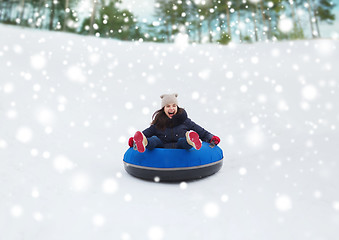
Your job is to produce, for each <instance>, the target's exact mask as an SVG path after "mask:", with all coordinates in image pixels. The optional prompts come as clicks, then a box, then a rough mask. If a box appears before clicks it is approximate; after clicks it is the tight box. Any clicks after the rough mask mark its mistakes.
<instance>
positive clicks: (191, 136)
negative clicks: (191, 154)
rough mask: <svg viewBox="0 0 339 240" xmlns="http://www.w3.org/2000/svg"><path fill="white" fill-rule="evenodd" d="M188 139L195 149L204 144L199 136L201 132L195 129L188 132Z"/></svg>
mask: <svg viewBox="0 0 339 240" xmlns="http://www.w3.org/2000/svg"><path fill="white" fill-rule="evenodd" d="M185 135H186V141H187V143H188V144H189V145H191V146H192V147H194V148H195V149H197V150H199V149H200V148H201V146H202V144H201V140H200V138H199V134H198V133H196V132H194V131H188V132H186V134H185Z"/></svg>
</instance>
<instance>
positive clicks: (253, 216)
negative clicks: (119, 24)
mask: <svg viewBox="0 0 339 240" xmlns="http://www.w3.org/2000/svg"><path fill="white" fill-rule="evenodd" d="M0 35H1V38H0V72H1V74H0V78H1V81H0V239H1V240H16V239H18V240H19V239H20V240H22V239H29V240H46V239H48V240H52V239H63V240H65V239H67V240H68V239H69V240H74V239H81V240H85V239H123V240H127V239H137V240H140V239H141V240H143V239H150V240H156V239H171V240H172V239H179V240H181V239H185V240H186V239H213V240H219V239H220V240H221V239H222V240H224V239H232V240H237V239H239V240H243V239H265V240H266V239H267V240H271V239H275V240H276V239H298V240H300V239H317V240H318V239H319V240H320V239H321V240H323V239H327V240H329V239H331V240H332V239H333V240H334V239H337V238H338V236H339V190H338V182H339V166H338V156H339V149H338V146H339V145H338V144H339V134H338V127H339V112H338V102H339V96H338V91H339V89H338V87H339V86H338V78H339V77H338V76H339V68H338V66H339V42H338V41H331V40H317V41H297V42H282V43H267V44H265V43H258V44H251V45H246V44H243V45H231V46H223V47H219V46H216V45H200V46H186V45H185V44H184V42H181V41H178V43H177V44H154V43H127V42H119V41H114V40H103V39H96V38H90V37H82V36H76V35H70V34H63V33H50V32H43V31H35V30H26V29H20V28H14V27H8V26H3V25H0ZM166 92H177V93H179V103H180V106H182V107H185V109H186V110H187V112H188V114H189V117H191V118H192V119H193V120H194V121H195V122H197V123H198V124H200V125H201V126H203V127H205V128H206V129H208V130H209V131H211V132H213V133H214V134H216V135H218V136H220V138H221V139H222V142H221V143H220V147H221V148H222V149H223V150H224V166H223V168H222V169H221V170H220V171H219V172H218V173H217V174H215V175H213V176H211V177H209V178H206V179H203V180H200V181H194V182H188V183H180V184H164V183H152V182H146V181H141V180H139V179H136V178H133V177H131V176H129V175H128V174H127V173H126V172H125V171H124V169H123V164H122V158H123V154H124V152H125V151H126V150H127V139H128V138H129V136H131V135H132V134H133V133H134V131H135V130H136V129H141V130H142V129H144V128H146V127H147V126H148V125H149V123H150V121H151V115H152V113H153V112H154V111H155V110H157V109H158V108H159V105H160V98H159V95H160V94H162V93H166Z"/></svg>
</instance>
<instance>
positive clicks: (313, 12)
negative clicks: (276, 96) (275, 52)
mask: <svg viewBox="0 0 339 240" xmlns="http://www.w3.org/2000/svg"><path fill="white" fill-rule="evenodd" d="M154 1H155V5H154V9H155V10H154V16H153V19H152V21H151V22H144V21H139V20H138V19H137V17H136V16H135V15H134V14H133V13H132V12H130V11H128V10H126V9H123V8H122V7H121V3H122V0H0V22H2V23H6V24H14V25H20V26H26V27H31V28H40V29H48V30H53V31H66V32H73V33H79V34H84V35H95V36H97V37H105V38H116V39H121V40H133V41H136V40H140V39H142V40H143V41H156V42H173V41H175V39H176V36H178V34H185V36H187V38H188V40H189V41H190V42H196V43H202V42H211V43H212V42H218V43H221V44H227V43H228V42H230V41H232V40H233V41H240V42H253V41H264V40H280V39H303V38H310V37H311V38H318V37H321V29H320V26H319V23H320V22H326V23H328V24H333V22H334V21H335V14H334V13H333V9H334V7H335V4H334V3H333V2H332V1H331V0H154ZM305 21H306V22H305ZM305 32H309V33H310V34H309V35H308V36H306V33H305Z"/></svg>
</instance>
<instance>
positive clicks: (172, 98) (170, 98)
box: [160, 93, 178, 108]
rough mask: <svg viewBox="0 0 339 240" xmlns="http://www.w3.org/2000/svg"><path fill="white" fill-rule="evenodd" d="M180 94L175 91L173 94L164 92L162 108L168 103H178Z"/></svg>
mask: <svg viewBox="0 0 339 240" xmlns="http://www.w3.org/2000/svg"><path fill="white" fill-rule="evenodd" d="M177 97H178V94H177V93H173V94H163V95H161V96H160V98H161V108H163V107H165V106H166V105H167V104H173V103H175V104H176V105H178V99H177Z"/></svg>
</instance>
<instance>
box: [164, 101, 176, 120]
mask: <svg viewBox="0 0 339 240" xmlns="http://www.w3.org/2000/svg"><path fill="white" fill-rule="evenodd" d="M164 111H165V113H166V115H167V117H169V118H172V117H173V116H174V115H175V114H176V113H177V112H178V106H177V105H176V104H175V103H173V104H167V105H166V106H165V108H164Z"/></svg>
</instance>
